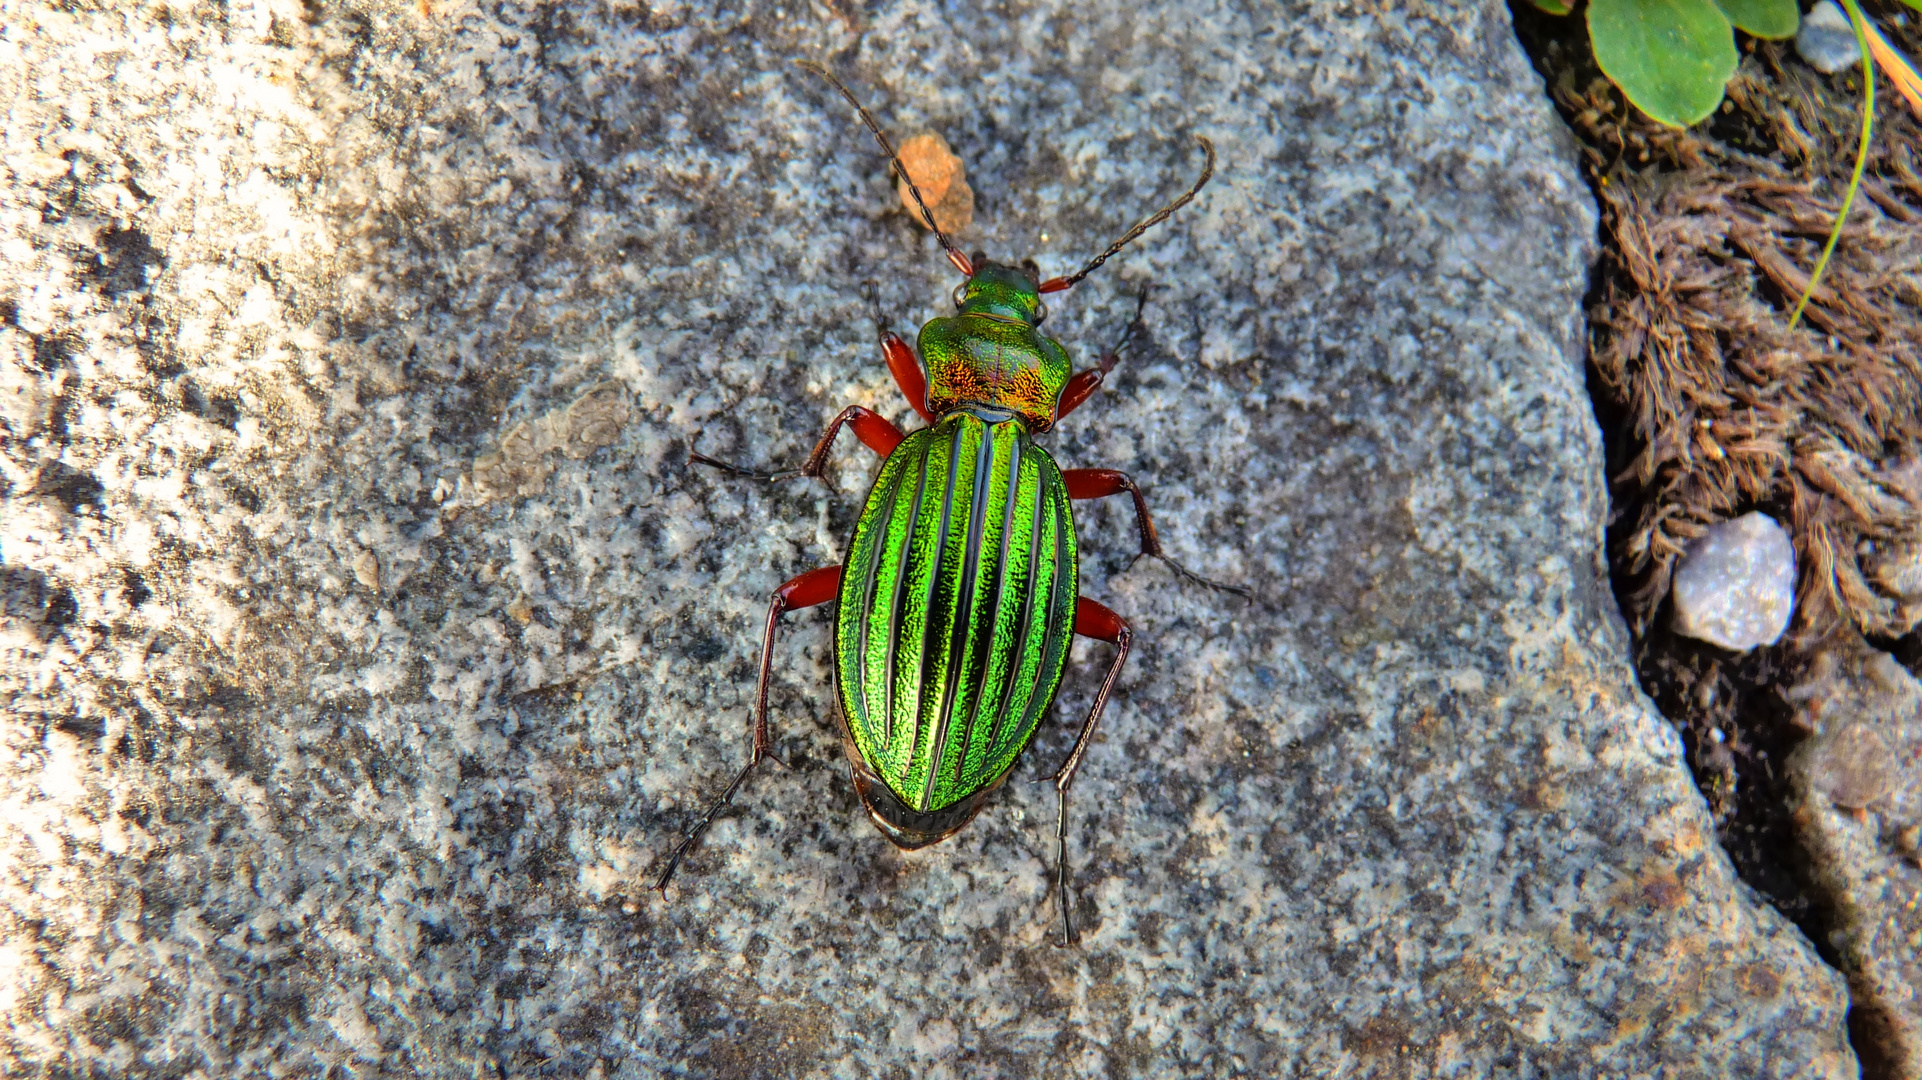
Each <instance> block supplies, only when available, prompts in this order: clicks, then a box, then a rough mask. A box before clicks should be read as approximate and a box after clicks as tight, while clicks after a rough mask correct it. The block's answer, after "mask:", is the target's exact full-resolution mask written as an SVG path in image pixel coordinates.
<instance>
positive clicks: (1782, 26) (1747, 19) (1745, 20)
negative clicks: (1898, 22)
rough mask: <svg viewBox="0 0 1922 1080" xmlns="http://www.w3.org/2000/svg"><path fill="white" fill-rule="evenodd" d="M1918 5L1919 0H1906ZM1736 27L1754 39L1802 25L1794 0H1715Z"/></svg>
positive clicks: (1790, 33) (1787, 34)
mask: <svg viewBox="0 0 1922 1080" xmlns="http://www.w3.org/2000/svg"><path fill="white" fill-rule="evenodd" d="M1910 2H1911V3H1918V4H1922V0H1910ZM1715 3H1716V4H1717V5H1718V6H1719V7H1720V8H1721V9H1722V14H1724V15H1726V16H1728V21H1729V22H1732V23H1734V24H1735V28H1736V29H1737V30H1740V31H1742V32H1743V33H1745V34H1751V35H1753V36H1755V37H1758V38H1770V39H1773V40H1776V41H1780V40H1781V39H1783V38H1792V37H1794V36H1795V31H1796V29H1797V28H1798V27H1800V26H1801V24H1802V10H1801V9H1800V8H1798V7H1796V6H1795V0H1715Z"/></svg>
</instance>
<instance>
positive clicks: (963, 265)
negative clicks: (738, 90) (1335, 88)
mask: <svg viewBox="0 0 1922 1080" xmlns="http://www.w3.org/2000/svg"><path fill="white" fill-rule="evenodd" d="M794 62H795V63H797V64H799V65H801V66H802V67H804V68H806V69H808V70H809V71H812V72H814V73H815V74H816V75H819V76H820V77H822V78H823V79H826V80H827V81H828V82H830V83H833V84H834V88H835V89H836V90H839V91H841V96H842V97H844V98H847V99H848V104H849V105H852V106H854V111H855V112H857V113H860V114H861V122H862V123H863V124H866V125H867V126H868V130H869V131H871V132H873V133H874V141H875V142H878V143H880V144H881V152H882V153H884V154H886V155H887V156H888V160H889V161H891V162H893V163H894V170H895V171H896V172H898V173H900V174H901V179H903V180H906V181H907V182H908V194H910V195H912V196H914V205H916V206H918V207H920V208H921V220H923V221H925V222H927V223H928V228H929V229H930V230H932V231H933V233H934V238H935V239H936V240H939V241H941V250H942V251H945V252H947V253H948V261H949V262H951V263H953V264H954V268H955V269H956V270H959V271H961V273H962V274H964V275H966V276H968V277H973V276H974V264H973V263H971V262H969V261H968V257H967V256H966V255H963V254H961V251H960V249H959V248H957V247H955V246H954V241H953V240H950V239H948V234H947V233H944V232H942V231H941V226H939V225H936V224H935V223H934V213H933V212H932V211H930V210H929V209H928V204H927V201H926V200H924V199H922V198H921V189H920V188H918V187H916V186H915V184H914V177H912V176H909V175H908V170H907V167H906V166H904V165H902V164H901V157H900V155H898V154H896V153H895V152H894V144H893V143H890V142H889V141H888V136H887V133H886V132H884V131H882V130H881V125H880V124H878V123H876V122H875V120H874V114H873V113H870V112H868V110H867V107H866V106H865V105H862V104H861V103H860V102H859V101H857V100H855V97H854V92H853V91H851V90H849V89H848V88H847V84H846V83H843V82H842V81H841V80H839V79H837V78H835V77H834V73H833V72H831V71H829V70H828V69H827V68H824V67H822V66H821V65H820V64H817V63H815V62H814V61H812V60H796V61H794ZM1206 141H1207V140H1205V139H1204V140H1203V142H1206ZM1208 162H1209V169H1210V170H1211V171H1212V170H1213V168H1214V151H1213V150H1212V149H1211V150H1209V151H1208ZM1202 181H1203V183H1205V182H1207V177H1205V176H1204V177H1202ZM1196 186H1197V189H1199V185H1196ZM1194 197H1195V196H1194V192H1192V191H1191V192H1189V193H1188V195H1187V198H1189V199H1192V198H1194ZM1183 201H1186V200H1185V199H1184V200H1183ZM1179 205H1181V204H1180V203H1176V204H1175V206H1179ZM1173 211H1174V207H1173V206H1171V207H1169V208H1168V210H1167V211H1164V212H1163V213H1162V215H1161V216H1162V217H1167V216H1168V214H1169V213H1172V212H1173ZM1155 220H1156V221H1159V220H1161V218H1156V219H1155ZM1148 224H1149V225H1152V224H1154V222H1149V223H1148ZM1142 228H1147V225H1143V226H1142ZM1130 239H1132V235H1131V236H1130ZM1126 242H1127V241H1123V243H1126ZM1108 254H1109V255H1112V254H1114V253H1113V252H1112V251H1111V252H1109V253H1108ZM1107 257H1108V256H1107V255H1103V256H1102V257H1101V258H1103V259H1105V258H1107ZM1099 265H1100V260H1099V259H1097V260H1096V261H1095V263H1094V264H1093V265H1090V266H1089V267H1088V269H1089V270H1092V269H1094V267H1095V266H1099ZM1086 272H1087V271H1086V270H1084V271H1082V273H1084V274H1085V273H1086Z"/></svg>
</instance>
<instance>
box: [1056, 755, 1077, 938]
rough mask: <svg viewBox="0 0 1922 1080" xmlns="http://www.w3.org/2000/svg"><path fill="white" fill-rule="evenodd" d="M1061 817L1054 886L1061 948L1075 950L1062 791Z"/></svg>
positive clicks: (1066, 820) (1057, 827)
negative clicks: (1057, 905) (1059, 907)
mask: <svg viewBox="0 0 1922 1080" xmlns="http://www.w3.org/2000/svg"><path fill="white" fill-rule="evenodd" d="M1060 794H1061V817H1060V821H1059V822H1058V823H1057V824H1056V825H1055V833H1054V838H1055V852H1054V884H1055V893H1056V895H1057V897H1058V900H1057V902H1058V903H1059V904H1060V905H1061V947H1062V948H1064V949H1072V948H1074V908H1073V906H1072V905H1071V904H1070V903H1069V900H1068V793H1067V792H1066V791H1065V790H1063V791H1061V793H1060Z"/></svg>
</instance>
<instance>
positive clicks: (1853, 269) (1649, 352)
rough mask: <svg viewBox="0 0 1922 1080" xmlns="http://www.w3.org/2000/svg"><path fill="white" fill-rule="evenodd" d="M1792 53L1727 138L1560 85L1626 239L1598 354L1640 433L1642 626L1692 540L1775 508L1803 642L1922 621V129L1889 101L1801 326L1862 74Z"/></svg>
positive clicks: (1631, 504) (1621, 484)
mask: <svg viewBox="0 0 1922 1080" xmlns="http://www.w3.org/2000/svg"><path fill="white" fill-rule="evenodd" d="M1781 57H1782V53H1781V52H1780V51H1779V49H1778V47H1776V46H1772V45H1767V44H1764V45H1762V46H1761V47H1760V48H1759V49H1758V50H1757V51H1756V53H1755V54H1753V55H1751V56H1749V57H1748V58H1746V59H1745V60H1744V62H1743V65H1742V68H1741V70H1740V71H1739V72H1738V74H1737V76H1736V78H1735V80H1734V81H1733V82H1732V83H1731V84H1730V86H1729V94H1728V101H1727V102H1725V103H1724V105H1723V109H1722V113H1721V115H1720V116H1719V117H1718V118H1717V119H1716V120H1715V121H1714V122H1712V124H1711V125H1708V126H1707V128H1706V130H1705V129H1704V128H1701V127H1698V128H1695V129H1690V130H1688V131H1674V130H1668V129H1662V128H1659V127H1657V126H1656V125H1654V124H1653V123H1651V122H1650V121H1648V120H1646V119H1645V118H1642V117H1640V116H1639V114H1633V113H1632V111H1631V110H1629V109H1627V107H1626V106H1625V105H1624V104H1622V103H1621V100H1620V98H1619V96H1618V95H1617V94H1616V93H1615V92H1614V91H1613V89H1612V88H1611V87H1609V86H1608V84H1607V83H1605V82H1601V81H1599V80H1598V81H1597V82H1595V83H1591V84H1590V85H1589V86H1588V87H1586V88H1585V89H1583V90H1581V91H1576V90H1575V89H1574V88H1573V87H1572V86H1571V85H1567V84H1568V83H1569V82H1572V80H1567V79H1565V80H1564V85H1563V86H1561V87H1558V89H1557V94H1556V96H1557V97H1558V99H1560V101H1561V103H1562V105H1563V106H1564V107H1565V108H1566V109H1567V110H1568V111H1569V113H1570V114H1571V121H1572V122H1573V124H1574V125H1575V127H1576V129H1577V133H1578V134H1580V135H1581V136H1582V137H1583V139H1584V141H1585V142H1586V143H1587V146H1586V147H1585V151H1586V153H1587V155H1588V160H1589V165H1590V168H1591V169H1592V170H1593V171H1594V173H1595V174H1596V175H1597V188H1598V191H1599V194H1600V197H1601V202H1602V211H1603V227H1604V229H1605V230H1606V232H1607V233H1608V234H1609V237H1610V239H1611V240H1612V245H1611V246H1610V250H1609V251H1608V253H1607V254H1606V255H1605V257H1604V260H1603V265H1602V267H1601V273H1600V276H1599V284H1598V288H1597V290H1596V293H1595V295H1594V298H1593V299H1594V306H1593V308H1592V310H1591V311H1590V333H1591V341H1590V357H1591V361H1592V363H1593V364H1594V366H1595V371H1596V374H1597V376H1598V377H1599V379H1600V381H1601V383H1602V386H1603V388H1604V390H1605V391H1606V394H1607V395H1608V396H1610V397H1612V398H1613V399H1614V400H1613V404H1614V405H1615V406H1617V407H1619V408H1621V409H1622V410H1624V412H1625V413H1626V421H1627V426H1628V427H1629V428H1630V430H1631V432H1632V441H1633V446H1632V447H1631V453H1632V457H1631V458H1630V459H1629V460H1628V462H1627V464H1626V467H1625V468H1623V469H1621V470H1620V471H1619V472H1618V473H1617V474H1616V475H1615V476H1614V477H1613V478H1612V479H1613V481H1614V482H1615V484H1616V485H1617V486H1618V489H1619V490H1618V493H1617V494H1618V505H1619V506H1620V513H1621V514H1623V515H1625V516H1626V517H1627V518H1628V520H1627V521H1626V522H1624V526H1625V527H1624V528H1622V529H1621V530H1620V533H1619V536H1620V538H1619V540H1618V548H1617V550H1616V551H1615V552H1614V553H1613V555H1614V560H1615V564H1616V567H1617V572H1618V574H1620V575H1622V577H1623V579H1624V581H1625V583H1626V586H1627V587H1626V588H1624V589H1623V590H1622V594H1621V595H1622V601H1623V605H1624V607H1625V608H1626V609H1627V610H1626V614H1627V616H1628V618H1629V619H1630V621H1631V622H1632V623H1633V624H1634V626H1635V629H1636V632H1637V633H1638V634H1643V633H1646V631H1647V629H1648V627H1649V623H1650V621H1651V620H1652V619H1653V618H1654V616H1655V614H1656V612H1657V610H1658V609H1659V607H1660V605H1661V602H1662V599H1663V598H1664V597H1665V596H1666V595H1667V594H1668V590H1669V584H1670V578H1671V576H1672V574H1673V572H1674V567H1675V560H1676V557H1677V556H1679V555H1680V554H1681V553H1682V551H1683V550H1684V548H1685V547H1686V546H1687V544H1688V542H1689V541H1690V540H1692V539H1693V538H1695V537H1696V536H1698V535H1700V534H1701V533H1702V531H1703V530H1704V529H1705V528H1706V527H1707V526H1709V525H1711V524H1713V523H1715V522H1718V521H1721V520H1724V519H1727V518H1730V517H1734V516H1736V515H1738V514H1741V513H1744V512H1746V511H1748V510H1751V509H1757V508H1760V509H1764V510H1767V511H1769V512H1771V513H1773V514H1775V515H1776V516H1777V517H1778V518H1782V519H1785V520H1786V521H1787V522H1788V524H1789V525H1790V527H1791V531H1792V532H1793V534H1794V537H1795V545H1796V560H1797V566H1798V567H1799V569H1800V583H1799V586H1798V590H1797V592H1798V611H1799V619H1800V621H1799V623H1798V632H1799V633H1800V634H1801V635H1803V636H1804V637H1805V638H1807V639H1809V640H1811V641H1812V640H1814V639H1817V638H1821V637H1823V636H1826V635H1827V634H1828V633H1829V632H1830V631H1832V630H1835V629H1837V628H1839V626H1840V624H1841V621H1842V618H1843V617H1846V619H1847V620H1848V621H1850V622H1852V623H1853V624H1854V625H1855V626H1856V627H1857V628H1858V629H1860V630H1861V631H1862V632H1863V633H1865V634H1870V635H1875V636H1880V637H1899V636H1901V635H1903V634H1905V633H1908V632H1909V631H1910V630H1912V629H1913V628H1914V627H1915V626H1916V624H1917V623H1918V621H1922V176H1919V175H1918V173H1922V155H1919V154H1918V151H1917V146H1918V145H1922V140H1918V134H1919V133H1922V129H1919V128H1918V125H1917V123H1916V122H1915V120H1914V118H1913V117H1911V116H1910V115H1908V113H1907V112H1906V110H1900V109H1896V110H1887V111H1879V114H1878V116H1877V132H1876V137H1875V142H1874V144H1873V146H1872V148H1871V151H1870V160H1869V166H1868V172H1867V175H1866V177H1865V179H1864V181H1863V185H1862V194H1861V195H1860V196H1858V197H1857V199H1856V202H1855V206H1854V207H1853V209H1852V210H1851V212H1850V214H1849V219H1848V222H1847V224H1846V226H1845V228H1844V231H1843V234H1842V240H1841V243H1840V244H1839V245H1838V246H1837V248H1836V252H1835V256H1834V258H1833V259H1832V260H1831V262H1830V264H1829V268H1828V270H1827V272H1826V273H1825V275H1824V276H1823V278H1822V281H1821V284H1820V285H1819V287H1818V288H1817V289H1816V290H1815V293H1814V296H1813V299H1812V302H1811V303H1810V305H1809V307H1808V309H1807V311H1806V312H1805V313H1804V320H1805V321H1804V323H1803V325H1802V326H1800V327H1798V328H1797V329H1795V330H1793V331H1791V330H1790V329H1789V328H1788V317H1789V313H1790V311H1791V310H1792V309H1793V307H1794V305H1795V301H1796V298H1797V297H1798V296H1799V295H1800V293H1801V292H1802V290H1803V289H1804V288H1805V287H1806V286H1807V284H1808V277H1809V271H1810V269H1811V268H1812V267H1813V266H1814V265H1815V261H1816V258H1817V256H1818V254H1819V253H1820V251H1821V247H1822V244H1823V242H1824V240H1825V239H1826V237H1827V234H1828V230H1829V227H1830V223H1831V222H1832V221H1833V219H1834V216H1835V213H1836V210H1837V209H1838V207H1839V206H1840V204H1841V198H1842V195H1843V192H1844V191H1845V190H1846V186H1847V180H1848V171H1849V168H1850V166H1851V165H1852V158H1853V151H1854V146H1855V140H1856V139H1857V137H1858V124H1859V119H1858V114H1856V113H1852V112H1850V110H1851V109H1855V108H1858V107H1859V106H1857V105H1856V104H1855V102H1857V101H1859V98H1856V97H1854V96H1853V95H1854V94H1858V93H1859V86H1860V77H1859V76H1857V77H1856V82H1855V86H1854V87H1849V86H1848V85H1847V80H1846V79H1845V78H1842V77H1837V78H1836V79H1835V80H1833V84H1831V81H1830V80H1828V79H1826V78H1825V77H1823V76H1820V75H1817V74H1815V73H1814V72H1812V71H1809V70H1807V69H1806V68H1804V67H1801V66H1800V65H1795V64H1793V63H1788V62H1783V61H1782V59H1781ZM1631 158H1632V159H1633V162H1632V163H1633V164H1636V165H1643V166H1646V167H1645V168H1643V169H1642V170H1641V171H1636V170H1635V169H1632V168H1630V165H1631V161H1630V159H1631Z"/></svg>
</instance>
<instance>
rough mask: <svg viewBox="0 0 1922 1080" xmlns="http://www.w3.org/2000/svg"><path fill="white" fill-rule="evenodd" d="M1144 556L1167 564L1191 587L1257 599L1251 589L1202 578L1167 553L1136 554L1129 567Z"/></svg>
mask: <svg viewBox="0 0 1922 1080" xmlns="http://www.w3.org/2000/svg"><path fill="white" fill-rule="evenodd" d="M1143 556H1148V557H1152V558H1156V559H1160V560H1161V561H1162V562H1163V563H1166V564H1167V566H1168V569H1170V570H1173V571H1174V572H1175V576H1176V577H1178V578H1180V579H1181V580H1183V581H1186V582H1188V583H1189V584H1191V585H1200V586H1201V587H1203V588H1205V589H1213V590H1215V591H1216V592H1225V593H1234V594H1235V595H1236V596H1239V597H1241V598H1242V599H1243V600H1247V601H1251V602H1252V601H1253V600H1254V598H1255V594H1254V590H1252V589H1249V588H1248V587H1247V586H1245V585H1230V584H1228V583H1227V582H1225V581H1216V580H1215V579H1214V578H1209V577H1202V576H1201V575H1200V574H1197V573H1195V572H1194V571H1193V570H1190V569H1188V568H1187V567H1185V566H1183V565H1181V564H1180V563H1178V562H1176V561H1175V560H1174V559H1173V558H1172V557H1171V556H1169V555H1168V554H1167V553H1166V552H1162V551H1140V552H1136V553H1135V557H1134V558H1132V559H1129V560H1128V565H1129V566H1130V567H1132V566H1133V565H1134V564H1135V563H1137V562H1140V561H1141V559H1142V557H1143Z"/></svg>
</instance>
